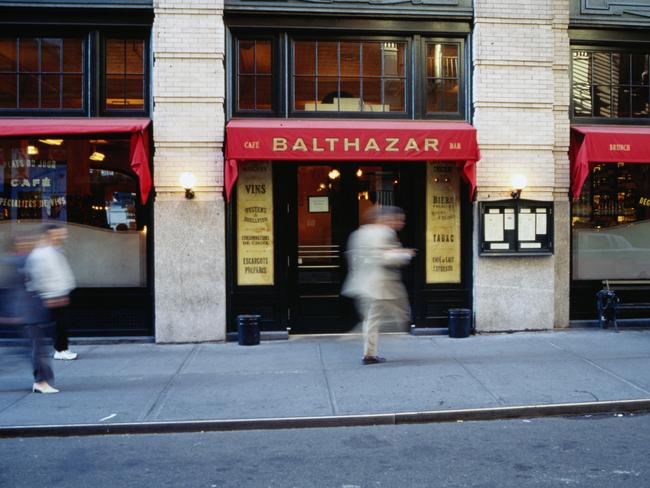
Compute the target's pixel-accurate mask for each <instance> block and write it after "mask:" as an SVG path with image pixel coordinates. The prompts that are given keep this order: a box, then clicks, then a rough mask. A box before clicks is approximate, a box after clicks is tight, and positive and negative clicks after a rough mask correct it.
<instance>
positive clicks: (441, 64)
mask: <svg viewBox="0 0 650 488" xmlns="http://www.w3.org/2000/svg"><path fill="white" fill-rule="evenodd" d="M458 61H459V46H458V44H440V43H435V44H434V43H429V44H427V112H428V113H435V112H458V110H459V86H460V83H459V67H458Z"/></svg>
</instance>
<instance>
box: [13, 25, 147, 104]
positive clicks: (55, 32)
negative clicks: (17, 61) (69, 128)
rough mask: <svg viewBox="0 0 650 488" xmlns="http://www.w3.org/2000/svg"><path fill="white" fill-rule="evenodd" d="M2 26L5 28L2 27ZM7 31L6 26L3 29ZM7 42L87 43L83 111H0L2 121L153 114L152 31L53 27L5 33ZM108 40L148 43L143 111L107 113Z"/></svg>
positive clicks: (145, 59) (145, 45)
mask: <svg viewBox="0 0 650 488" xmlns="http://www.w3.org/2000/svg"><path fill="white" fill-rule="evenodd" d="M0 26H2V24H0ZM2 27H4V26H2ZM1 37H4V38H11V37H14V38H35V37H38V38H80V39H82V40H83V60H82V61H83V76H82V89H83V92H82V98H83V109H81V110H79V109H63V108H62V109H51V108H45V109H35V108H24V109H20V108H0V117H149V116H150V113H151V105H152V104H151V80H152V74H151V71H152V67H151V64H152V63H151V59H152V58H151V29H150V27H148V26H147V27H140V26H136V27H110V28H108V27H100V28H98V27H74V26H65V27H51V26H31V27H24V28H20V29H19V28H18V27H16V26H11V27H7V28H6V29H4V31H3V33H2V34H1ZM108 38H111V39H112V38H118V39H119V38H132V39H143V40H144V107H143V109H135V110H132V109H125V110H115V109H111V110H105V107H104V104H105V99H104V94H105V91H106V88H105V76H104V75H105V69H104V66H105V56H104V44H105V39H108Z"/></svg>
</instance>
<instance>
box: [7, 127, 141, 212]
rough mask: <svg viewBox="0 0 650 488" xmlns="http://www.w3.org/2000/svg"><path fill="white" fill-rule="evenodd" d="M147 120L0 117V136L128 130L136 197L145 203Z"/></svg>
mask: <svg viewBox="0 0 650 488" xmlns="http://www.w3.org/2000/svg"><path fill="white" fill-rule="evenodd" d="M149 124H151V120H149V119H137V118H133V119H131V118H115V119H113V118H82V117H79V118H29V119H27V118H0V137H36V136H72V135H84V134H88V135H92V134H124V135H127V134H129V135H130V136H131V152H130V154H131V161H130V165H131V169H132V170H133V171H134V172H135V174H137V175H138V178H139V179H140V197H141V199H142V203H146V201H147V199H148V198H149V192H150V191H151V186H152V180H151V172H150V171H149V130H148V127H149Z"/></svg>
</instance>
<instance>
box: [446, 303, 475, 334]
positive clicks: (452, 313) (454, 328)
mask: <svg viewBox="0 0 650 488" xmlns="http://www.w3.org/2000/svg"><path fill="white" fill-rule="evenodd" d="M471 332H472V311H471V310H470V309H469V308H450V309H449V337H454V338H457V339H462V338H464V337H469V335H470V333H471Z"/></svg>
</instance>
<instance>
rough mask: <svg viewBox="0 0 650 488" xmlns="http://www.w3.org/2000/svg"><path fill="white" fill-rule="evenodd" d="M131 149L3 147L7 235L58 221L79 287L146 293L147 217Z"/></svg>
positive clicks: (0, 188)
mask: <svg viewBox="0 0 650 488" xmlns="http://www.w3.org/2000/svg"><path fill="white" fill-rule="evenodd" d="M129 149H130V141H129V140H121V139H85V140H73V139H65V140H64V139H56V138H43V139H38V140H32V139H29V140H28V139H20V140H18V139H11V140H8V139H4V140H0V231H1V232H0V234H2V235H3V236H10V235H11V234H12V231H13V230H14V229H15V228H16V227H17V226H28V227H29V226H31V227H38V226H40V225H41V223H42V222H43V221H53V220H54V221H58V222H60V223H61V224H62V225H66V226H67V228H68V231H69V233H70V235H71V238H70V239H69V242H68V244H67V245H66V247H67V251H68V254H69V258H70V262H71V265H72V267H73V271H74V272H75V276H76V277H77V279H78V282H79V286H85V287H93V286H137V287H139V286H146V217H145V213H144V209H143V208H142V206H141V205H140V204H139V199H138V185H137V178H136V176H135V175H134V174H133V172H132V171H131V169H130V167H129V159H130V158H129V156H130V154H129ZM5 229H6V231H5ZM0 244H2V243H0Z"/></svg>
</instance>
